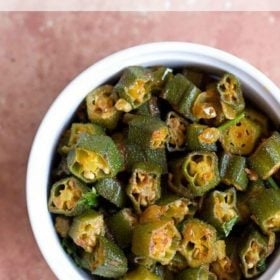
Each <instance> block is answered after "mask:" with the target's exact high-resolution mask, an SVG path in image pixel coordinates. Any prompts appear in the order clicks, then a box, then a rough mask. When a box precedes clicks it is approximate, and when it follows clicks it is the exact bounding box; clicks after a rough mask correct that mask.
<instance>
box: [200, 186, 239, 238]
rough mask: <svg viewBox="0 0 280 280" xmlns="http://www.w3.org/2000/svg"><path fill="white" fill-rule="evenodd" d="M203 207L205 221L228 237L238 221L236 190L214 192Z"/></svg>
mask: <svg viewBox="0 0 280 280" xmlns="http://www.w3.org/2000/svg"><path fill="white" fill-rule="evenodd" d="M203 205H204V207H203V210H202V217H203V218H204V220H206V221H207V222H208V223H209V224H211V225H213V226H214V227H215V228H216V229H217V231H218V232H219V233H220V234H222V235H223V236H228V235H229V233H230V232H231V230H232V228H233V226H234V225H235V224H236V222H237V220H238V211H237V208H236V191H235V189H234V188H230V189H227V190H225V191H218V190H214V191H212V192H211V193H210V194H208V196H207V197H206V199H205V201H204V203H203Z"/></svg>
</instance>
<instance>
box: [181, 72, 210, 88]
mask: <svg viewBox="0 0 280 280" xmlns="http://www.w3.org/2000/svg"><path fill="white" fill-rule="evenodd" d="M182 74H183V75H184V76H185V77H186V78H187V79H188V80H190V81H191V82H192V83H193V84H194V85H196V86H197V87H198V88H203V87H204V86H205V80H206V79H207V77H206V75H205V73H204V72H203V71H201V70H200V69H195V68H184V69H183V70H182Z"/></svg>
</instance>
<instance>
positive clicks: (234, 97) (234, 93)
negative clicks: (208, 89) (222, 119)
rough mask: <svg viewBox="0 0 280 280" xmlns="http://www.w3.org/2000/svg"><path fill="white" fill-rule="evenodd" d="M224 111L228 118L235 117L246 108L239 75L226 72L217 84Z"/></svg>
mask: <svg viewBox="0 0 280 280" xmlns="http://www.w3.org/2000/svg"><path fill="white" fill-rule="evenodd" d="M217 90H218V92H219V94H220V102H221V105H222V109H223V113H224V114H225V116H226V118H227V119H234V118H235V117H236V116H237V115H238V114H240V113H241V112H242V111H243V110H244V108H245V101H244V98H243V93H242V89H241V85H240V82H239V80H238V79H237V77H235V76H234V75H232V74H229V73H227V74H224V76H223V77H222V78H221V79H220V80H219V82H218V84H217Z"/></svg>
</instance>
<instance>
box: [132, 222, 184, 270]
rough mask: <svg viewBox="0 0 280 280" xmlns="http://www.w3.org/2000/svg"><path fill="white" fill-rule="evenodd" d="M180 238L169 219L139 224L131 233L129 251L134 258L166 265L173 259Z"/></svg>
mask: <svg viewBox="0 0 280 280" xmlns="http://www.w3.org/2000/svg"><path fill="white" fill-rule="evenodd" d="M180 238H181V237H180V233H179V232H178V230H177V228H176V227H175V225H174V221H173V220H171V219H163V220H157V221H154V222H151V223H146V224H139V225H137V226H136V227H135V229H134V231H133V237H132V248H131V250H132V252H133V253H134V254H135V255H136V256H141V257H144V258H149V259H152V260H154V261H157V262H159V263H161V264H162V265H166V264H168V263H169V262H170V261H171V260H172V259H173V257H174V255H175V253H176V250H177V249H178V245H179V242H180Z"/></svg>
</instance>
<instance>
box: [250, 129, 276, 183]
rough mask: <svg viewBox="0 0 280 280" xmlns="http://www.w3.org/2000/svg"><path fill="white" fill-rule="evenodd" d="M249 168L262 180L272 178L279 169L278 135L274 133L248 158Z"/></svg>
mask: <svg viewBox="0 0 280 280" xmlns="http://www.w3.org/2000/svg"><path fill="white" fill-rule="evenodd" d="M249 165H250V167H251V168H252V169H253V170H255V171H256V172H257V174H258V175H259V176H260V177H261V178H262V179H267V178H268V177H270V176H272V175H273V174H274V173H275V172H277V170H278V169H279V168H280V134H279V132H277V131H275V132H273V134H272V135H271V136H270V137H269V138H267V139H266V140H265V141H263V142H262V143H261V144H260V145H259V146H258V147H257V149H256V151H255V152H254V153H253V154H252V155H251V156H250V157H249Z"/></svg>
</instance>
